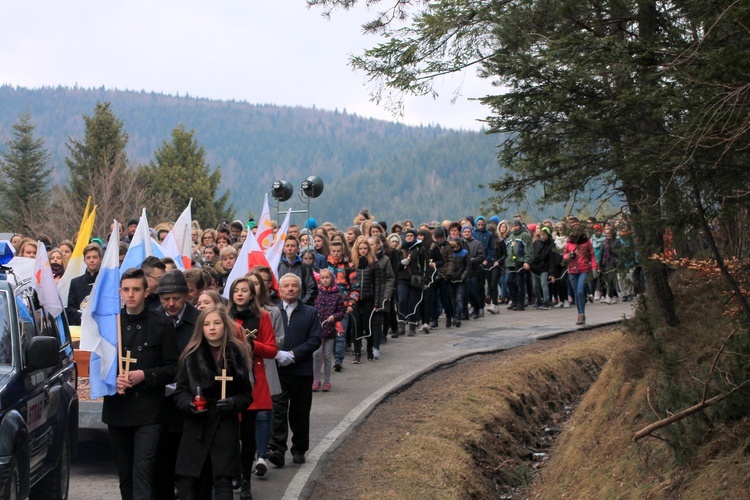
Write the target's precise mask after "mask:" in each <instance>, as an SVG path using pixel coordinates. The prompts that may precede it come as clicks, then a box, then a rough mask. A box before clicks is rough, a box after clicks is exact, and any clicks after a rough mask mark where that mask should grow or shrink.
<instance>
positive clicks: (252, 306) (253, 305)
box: [229, 276, 263, 318]
mask: <svg viewBox="0 0 750 500" xmlns="http://www.w3.org/2000/svg"><path fill="white" fill-rule="evenodd" d="M240 283H245V284H247V288H248V289H250V302H249V303H248V304H247V307H244V308H243V309H248V310H249V311H250V312H251V313H253V316H255V317H256V318H260V317H261V315H262V314H263V308H262V307H261V305H260V303H259V301H258V294H256V293H255V287H254V286H253V284H252V283H250V280H249V279H248V278H247V276H240V277H239V278H237V279H236V280H234V281H233V282H232V285H231V286H230V287H229V312H230V314H231V313H232V311H239V310H240V308H239V307H238V306H237V304H235V302H234V291H235V289H236V288H237V285H239V284H240Z"/></svg>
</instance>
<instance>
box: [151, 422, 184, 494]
mask: <svg viewBox="0 0 750 500" xmlns="http://www.w3.org/2000/svg"><path fill="white" fill-rule="evenodd" d="M180 439H182V432H168V431H164V430H162V432H161V435H160V436H159V447H158V448H157V449H156V465H155V469H154V497H155V498H158V499H159V500H173V499H174V498H175V496H174V484H175V480H176V477H177V476H176V475H175V473H174V469H175V465H176V464H177V450H179V449H180Z"/></svg>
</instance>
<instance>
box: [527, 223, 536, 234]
mask: <svg viewBox="0 0 750 500" xmlns="http://www.w3.org/2000/svg"><path fill="white" fill-rule="evenodd" d="M528 228H529V232H530V233H531V234H534V233H535V232H536V224H529V225H528Z"/></svg>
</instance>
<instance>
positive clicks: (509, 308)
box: [507, 302, 516, 311]
mask: <svg viewBox="0 0 750 500" xmlns="http://www.w3.org/2000/svg"><path fill="white" fill-rule="evenodd" d="M514 307H516V304H514V303H513V302H508V308H507V309H508V310H509V311H512V310H513V308H514Z"/></svg>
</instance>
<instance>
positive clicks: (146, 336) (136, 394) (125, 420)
mask: <svg viewBox="0 0 750 500" xmlns="http://www.w3.org/2000/svg"><path fill="white" fill-rule="evenodd" d="M148 294H149V289H148V283H147V281H146V276H145V274H144V272H143V271H142V270H141V269H128V270H127V271H125V272H124V273H123V274H122V276H121V277H120V296H121V298H122V300H123V301H124V302H125V307H124V308H123V309H122V312H121V315H120V325H121V328H122V345H120V346H118V347H119V349H120V352H121V353H122V354H126V353H127V351H130V357H131V358H135V359H136V361H135V363H134V364H133V365H132V367H131V368H137V369H130V371H129V372H128V373H127V374H126V373H125V372H124V371H123V372H122V373H120V374H119V375H118V377H117V394H115V395H114V396H105V397H104V405H103V407H102V422H104V423H105V424H107V426H108V429H109V437H110V441H111V443H112V448H113V451H114V455H115V462H116V464H117V472H118V475H119V478H120V494H121V495H122V498H123V499H144V500H150V499H151V498H152V496H153V493H154V488H153V485H154V464H155V460H156V449H157V446H158V444H159V433H160V430H161V423H162V418H163V409H164V399H165V398H164V386H166V385H167V384H169V383H171V382H173V381H174V379H175V375H176V374H177V361H178V358H179V352H178V350H177V340H176V339H175V331H174V323H173V322H172V321H170V320H169V318H167V317H165V316H164V315H160V314H157V313H156V312H155V311H152V310H150V309H148V308H147V307H146V297H147V296H148Z"/></svg>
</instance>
